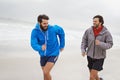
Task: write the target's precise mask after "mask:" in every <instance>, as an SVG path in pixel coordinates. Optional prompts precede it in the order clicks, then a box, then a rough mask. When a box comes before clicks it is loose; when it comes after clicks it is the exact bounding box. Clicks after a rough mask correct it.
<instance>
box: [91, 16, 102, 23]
mask: <svg viewBox="0 0 120 80" xmlns="http://www.w3.org/2000/svg"><path fill="white" fill-rule="evenodd" d="M94 18H99V22H101V23H102V25H103V24H104V20H103V17H102V16H101V15H96V16H94V17H93V19H94Z"/></svg>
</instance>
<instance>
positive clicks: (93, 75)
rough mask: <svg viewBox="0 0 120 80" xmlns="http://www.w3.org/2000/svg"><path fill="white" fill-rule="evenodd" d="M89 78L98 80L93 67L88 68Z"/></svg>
mask: <svg viewBox="0 0 120 80" xmlns="http://www.w3.org/2000/svg"><path fill="white" fill-rule="evenodd" d="M90 80H100V79H99V76H98V71H97V70H94V69H91V70H90Z"/></svg>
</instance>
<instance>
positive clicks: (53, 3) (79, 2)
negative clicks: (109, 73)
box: [0, 0, 120, 28]
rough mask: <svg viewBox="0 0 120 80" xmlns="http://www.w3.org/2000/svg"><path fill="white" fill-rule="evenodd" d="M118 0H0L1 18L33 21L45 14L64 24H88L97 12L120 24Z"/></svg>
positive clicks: (107, 23)
mask: <svg viewBox="0 0 120 80" xmlns="http://www.w3.org/2000/svg"><path fill="white" fill-rule="evenodd" d="M119 3H120V0H0V17H2V18H11V19H18V20H23V21H30V22H36V18H37V16H38V15H39V14H43V13H44V14H47V15H48V16H49V17H50V23H53V24H60V25H62V26H67V27H69V26H70V27H72V26H73V27H76V28H77V27H80V26H88V25H89V26H91V25H92V18H93V16H95V15H97V14H100V15H102V16H103V17H104V19H105V24H106V25H109V26H112V27H115V28H118V26H120V5H119Z"/></svg>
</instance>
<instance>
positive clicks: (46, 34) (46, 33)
mask: <svg viewBox="0 0 120 80" xmlns="http://www.w3.org/2000/svg"><path fill="white" fill-rule="evenodd" d="M44 36H45V45H46V50H45V52H44V56H46V52H47V36H48V31H46V32H45V35H44Z"/></svg>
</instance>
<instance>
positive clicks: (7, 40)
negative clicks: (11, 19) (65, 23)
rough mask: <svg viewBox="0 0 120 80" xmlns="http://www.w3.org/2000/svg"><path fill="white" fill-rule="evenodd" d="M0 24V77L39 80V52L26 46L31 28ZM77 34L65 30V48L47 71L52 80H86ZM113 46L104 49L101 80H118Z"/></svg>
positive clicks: (118, 48)
mask: <svg viewBox="0 0 120 80" xmlns="http://www.w3.org/2000/svg"><path fill="white" fill-rule="evenodd" d="M1 25H2V26H4V27H2V26H1V29H2V30H1V35H0V38H1V40H0V80H16V79H17V80H43V74H42V70H41V67H40V63H39V61H40V57H39V54H38V52H36V51H34V50H33V49H32V48H31V46H30V33H31V30H32V28H33V27H27V28H26V27H20V26H21V25H17V26H18V27H17V28H14V26H11V27H8V25H4V24H1ZM23 25H24V24H23ZM16 30H17V31H16ZM14 31H15V32H14ZM3 33H5V34H3ZM78 33H79V32H77V31H73V30H69V31H67V30H66V46H65V49H64V51H63V52H61V53H60V56H59V58H58V61H57V62H56V64H55V66H54V67H53V69H52V71H51V75H52V78H53V80H89V71H88V68H87V60H86V57H82V56H81V50H80V43H81V37H82V36H80V37H79V35H77V34H78ZM81 35H82V33H81ZM116 47H117V46H116ZM116 47H114V46H113V48H112V49H110V50H107V58H106V59H105V63H104V70H103V71H102V72H100V76H101V77H103V78H104V79H105V80H120V77H119V74H120V70H119V67H120V63H119V61H120V58H119V56H120V54H119V52H120V47H117V48H116Z"/></svg>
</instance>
